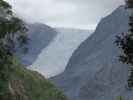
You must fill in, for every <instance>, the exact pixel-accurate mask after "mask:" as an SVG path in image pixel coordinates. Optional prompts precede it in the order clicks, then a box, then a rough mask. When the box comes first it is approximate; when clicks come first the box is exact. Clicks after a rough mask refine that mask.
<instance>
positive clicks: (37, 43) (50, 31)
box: [18, 23, 57, 66]
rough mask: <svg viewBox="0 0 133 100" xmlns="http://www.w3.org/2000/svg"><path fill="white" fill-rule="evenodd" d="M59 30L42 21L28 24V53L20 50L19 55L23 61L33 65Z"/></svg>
mask: <svg viewBox="0 0 133 100" xmlns="http://www.w3.org/2000/svg"><path fill="white" fill-rule="evenodd" d="M56 35H57V32H56V31H55V29H54V28H51V27H50V26H47V25H45V24H41V23H34V24H29V25H28V37H29V42H28V53H27V54H25V55H23V54H21V53H20V52H18V56H19V57H20V58H21V62H22V63H23V64H24V65H26V66H28V65H31V64H32V63H33V62H34V61H35V60H36V59H37V57H38V55H39V54H40V53H41V52H42V49H44V48H45V47H47V46H48V45H49V44H50V43H51V42H52V40H53V39H54V37H56Z"/></svg>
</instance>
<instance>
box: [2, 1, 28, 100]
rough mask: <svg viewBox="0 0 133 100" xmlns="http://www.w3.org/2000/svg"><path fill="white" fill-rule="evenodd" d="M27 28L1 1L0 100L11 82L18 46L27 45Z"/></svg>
mask: <svg viewBox="0 0 133 100" xmlns="http://www.w3.org/2000/svg"><path fill="white" fill-rule="evenodd" d="M26 31H27V28H26V27H25V23H24V22H23V21H22V20H20V19H19V18H18V17H16V16H15V15H14V13H13V12H12V7H11V6H10V5H9V4H8V3H7V2H5V1H3V0H0V100H3V97H2V94H3V93H4V91H3V89H5V86H8V85H7V84H4V82H6V81H9V76H10V75H9V74H10V71H11V69H13V66H14V65H13V58H14V54H15V48H16V44H19V45H20V46H24V45H25V43H27V34H26Z"/></svg>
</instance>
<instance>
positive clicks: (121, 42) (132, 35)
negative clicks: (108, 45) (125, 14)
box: [116, 0, 133, 88]
mask: <svg viewBox="0 0 133 100" xmlns="http://www.w3.org/2000/svg"><path fill="white" fill-rule="evenodd" d="M126 4H127V8H128V9H130V10H131V11H132V12H133V9H132V8H133V0H126ZM116 43H117V45H118V47H119V48H120V49H121V50H122V54H121V55H120V57H119V58H120V61H122V62H123V63H126V64H130V65H131V66H133V13H132V14H131V16H130V17H129V31H128V32H127V33H122V34H121V36H117V40H116ZM129 73H130V75H129V78H128V87H129V88H131V87H133V67H132V68H130V72H129Z"/></svg>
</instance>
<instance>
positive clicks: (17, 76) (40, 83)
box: [0, 60, 67, 100]
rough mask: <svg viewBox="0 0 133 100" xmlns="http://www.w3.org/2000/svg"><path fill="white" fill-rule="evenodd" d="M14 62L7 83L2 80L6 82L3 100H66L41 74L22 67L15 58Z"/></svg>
mask: <svg viewBox="0 0 133 100" xmlns="http://www.w3.org/2000/svg"><path fill="white" fill-rule="evenodd" d="M14 64H15V66H14V67H13V69H12V70H11V72H9V74H10V79H9V83H4V82H3V83H4V84H5V85H6V84H8V87H7V86H5V89H4V90H6V91H3V96H4V97H5V99H4V100H9V99H10V100H67V98H66V97H65V96H64V95H63V94H62V92H61V91H59V90H58V89H57V88H56V87H54V85H53V84H52V83H51V82H50V81H48V80H47V79H45V78H44V77H43V76H42V75H40V74H39V73H37V72H33V71H30V70H28V69H26V68H24V67H22V66H21V65H19V64H17V63H16V61H15V60H14ZM1 83H2V82H1ZM4 93H5V94H4ZM6 93H7V94H6ZM0 95H1V94H0ZM6 98H8V99H6Z"/></svg>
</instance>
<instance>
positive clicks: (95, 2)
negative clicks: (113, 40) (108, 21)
mask: <svg viewBox="0 0 133 100" xmlns="http://www.w3.org/2000/svg"><path fill="white" fill-rule="evenodd" d="M6 1H8V2H10V4H12V6H13V9H14V11H15V12H16V13H17V14H18V15H19V16H21V17H22V18H23V19H25V20H27V21H29V22H42V23H46V24H49V25H51V26H57V27H59V26H60V27H77V28H79V27H81V28H89V27H91V28H92V26H95V25H96V24H97V23H98V21H99V20H100V19H101V18H102V17H104V16H106V15H107V14H109V13H111V12H112V11H113V10H114V9H115V8H116V7H118V6H119V5H121V4H123V1H124V0H6Z"/></svg>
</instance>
